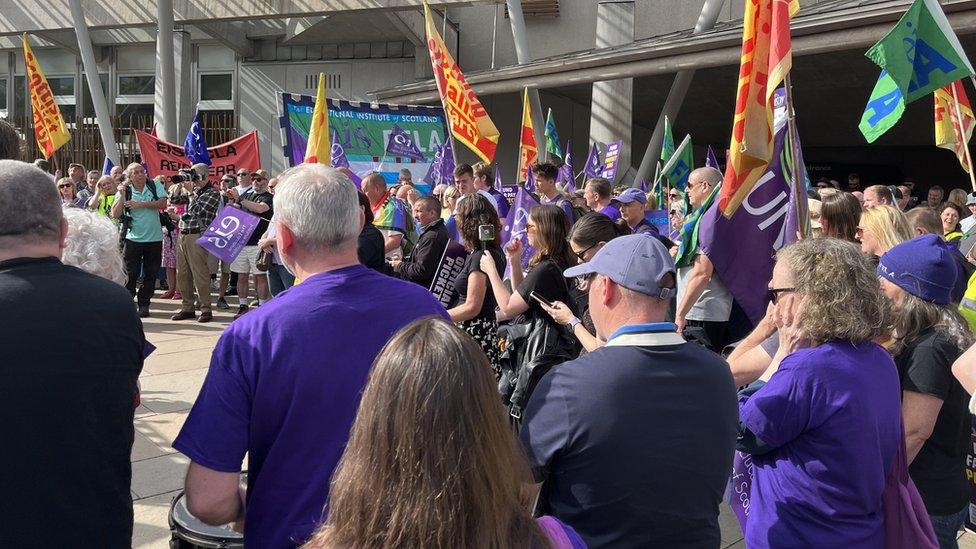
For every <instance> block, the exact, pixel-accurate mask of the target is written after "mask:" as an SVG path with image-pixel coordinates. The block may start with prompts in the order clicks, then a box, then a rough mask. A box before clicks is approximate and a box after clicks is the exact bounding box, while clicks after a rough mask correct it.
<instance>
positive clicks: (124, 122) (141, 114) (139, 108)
mask: <svg viewBox="0 0 976 549" xmlns="http://www.w3.org/2000/svg"><path fill="white" fill-rule="evenodd" d="M116 108H117V109H118V110H117V112H118V116H119V127H120V128H136V129H139V128H149V127H151V126H152V119H153V106H152V104H148V105H147V104H133V105H118V106H117V107H116Z"/></svg>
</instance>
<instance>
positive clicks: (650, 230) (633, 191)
mask: <svg viewBox="0 0 976 549" xmlns="http://www.w3.org/2000/svg"><path fill="white" fill-rule="evenodd" d="M614 200H616V201H617V202H618V203H619V204H620V206H619V210H620V218H621V219H623V220H624V221H625V222H627V226H628V227H630V232H632V233H634V234H642V233H647V234H649V235H651V236H653V237H654V238H656V239H658V240H660V241H661V244H664V247H665V248H668V249H670V248H671V246H673V245H674V243H673V242H672V241H671V239H669V238H668V237H666V236H661V232H660V231H658V230H657V227H655V226H654V225H651V223H650V222H649V221H647V218H646V217H645V216H644V207H645V206H646V205H647V196H645V195H644V191H642V190H640V189H638V188H636V187H631V188H629V189H626V190H624V192H622V193H620V195H619V196H618V197H617V198H615V199H614Z"/></svg>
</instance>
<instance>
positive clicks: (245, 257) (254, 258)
mask: <svg viewBox="0 0 976 549" xmlns="http://www.w3.org/2000/svg"><path fill="white" fill-rule="evenodd" d="M259 251H260V248H258V247H257V246H244V249H243V250H241V253H240V254H239V255H238V256H237V258H236V259H234V262H233V263H231V264H230V270H231V272H233V273H241V274H247V273H250V274H254V275H263V274H265V273H264V271H261V270H259V269H258V252H259Z"/></svg>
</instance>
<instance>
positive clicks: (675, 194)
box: [668, 193, 681, 200]
mask: <svg viewBox="0 0 976 549" xmlns="http://www.w3.org/2000/svg"><path fill="white" fill-rule="evenodd" d="M668 196H669V197H671V199H672V200H678V199H680V198H681V195H680V194H678V193H672V194H669V195H668Z"/></svg>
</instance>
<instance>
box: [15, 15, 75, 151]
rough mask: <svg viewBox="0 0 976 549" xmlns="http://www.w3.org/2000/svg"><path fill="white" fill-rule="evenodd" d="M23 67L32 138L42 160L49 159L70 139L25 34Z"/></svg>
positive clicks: (59, 110) (49, 87) (52, 93)
mask: <svg viewBox="0 0 976 549" xmlns="http://www.w3.org/2000/svg"><path fill="white" fill-rule="evenodd" d="M23 38H24V65H25V66H26V67H27V82H28V86H29V88H30V98H31V110H32V111H33V112H34V136H35V137H36V138H37V146H38V147H40V149H41V151H42V152H43V153H44V158H51V155H52V154H54V151H56V150H58V149H60V148H61V147H62V146H63V145H64V144H65V143H67V142H68V141H69V140H70V139H71V134H70V133H68V128H67V127H66V126H65V124H64V118H62V117H61V109H59V108H58V104H57V103H56V102H55V100H54V92H52V91H51V86H50V85H49V84H48V83H47V78H45V77H44V71H42V70H41V66H40V65H39V64H38V63H37V58H36V57H34V52H33V51H31V47H30V44H28V43H27V34H24V37H23Z"/></svg>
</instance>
